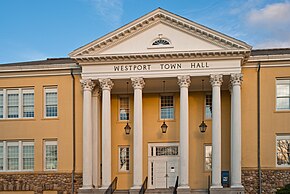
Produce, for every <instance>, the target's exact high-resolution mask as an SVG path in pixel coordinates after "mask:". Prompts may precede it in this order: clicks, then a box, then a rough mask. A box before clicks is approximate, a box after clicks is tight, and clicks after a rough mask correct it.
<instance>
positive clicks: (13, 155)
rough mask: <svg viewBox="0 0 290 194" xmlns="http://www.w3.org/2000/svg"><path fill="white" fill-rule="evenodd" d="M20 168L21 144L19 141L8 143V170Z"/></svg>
mask: <svg viewBox="0 0 290 194" xmlns="http://www.w3.org/2000/svg"><path fill="white" fill-rule="evenodd" d="M18 169H19V145H18V142H8V143H7V170H18Z"/></svg>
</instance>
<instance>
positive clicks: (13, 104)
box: [7, 90, 19, 118]
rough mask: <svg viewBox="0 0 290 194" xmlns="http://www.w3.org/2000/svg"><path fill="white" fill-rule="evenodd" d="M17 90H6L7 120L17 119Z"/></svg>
mask: <svg viewBox="0 0 290 194" xmlns="http://www.w3.org/2000/svg"><path fill="white" fill-rule="evenodd" d="M18 93H19V90H7V100H8V104H7V110H8V118H18V117H19V94H18Z"/></svg>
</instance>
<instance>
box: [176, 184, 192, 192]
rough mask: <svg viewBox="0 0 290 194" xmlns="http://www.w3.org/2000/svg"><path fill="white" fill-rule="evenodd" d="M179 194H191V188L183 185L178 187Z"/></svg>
mask: <svg viewBox="0 0 290 194" xmlns="http://www.w3.org/2000/svg"><path fill="white" fill-rule="evenodd" d="M177 193H178V194H190V187H189V186H188V185H181V186H179V187H177Z"/></svg>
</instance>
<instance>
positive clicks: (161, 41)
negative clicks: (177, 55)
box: [152, 38, 170, 46]
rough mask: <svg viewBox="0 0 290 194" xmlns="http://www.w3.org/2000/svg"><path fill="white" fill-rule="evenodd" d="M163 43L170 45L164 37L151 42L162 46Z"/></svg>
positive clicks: (153, 44)
mask: <svg viewBox="0 0 290 194" xmlns="http://www.w3.org/2000/svg"><path fill="white" fill-rule="evenodd" d="M163 45H170V42H169V41H168V40H166V39H164V38H160V39H157V40H155V41H154V42H153V43H152V46H163Z"/></svg>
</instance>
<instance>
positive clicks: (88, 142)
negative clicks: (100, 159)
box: [81, 79, 95, 189]
mask: <svg viewBox="0 0 290 194" xmlns="http://www.w3.org/2000/svg"><path fill="white" fill-rule="evenodd" d="M81 84H82V87H83V186H82V189H92V188H93V183H92V181H93V174H92V167H93V166H92V161H93V156H92V155H93V150H92V149H93V145H92V140H93V139H92V135H93V128H92V90H93V88H94V87H95V83H94V82H93V81H92V80H91V79H86V80H81Z"/></svg>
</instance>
